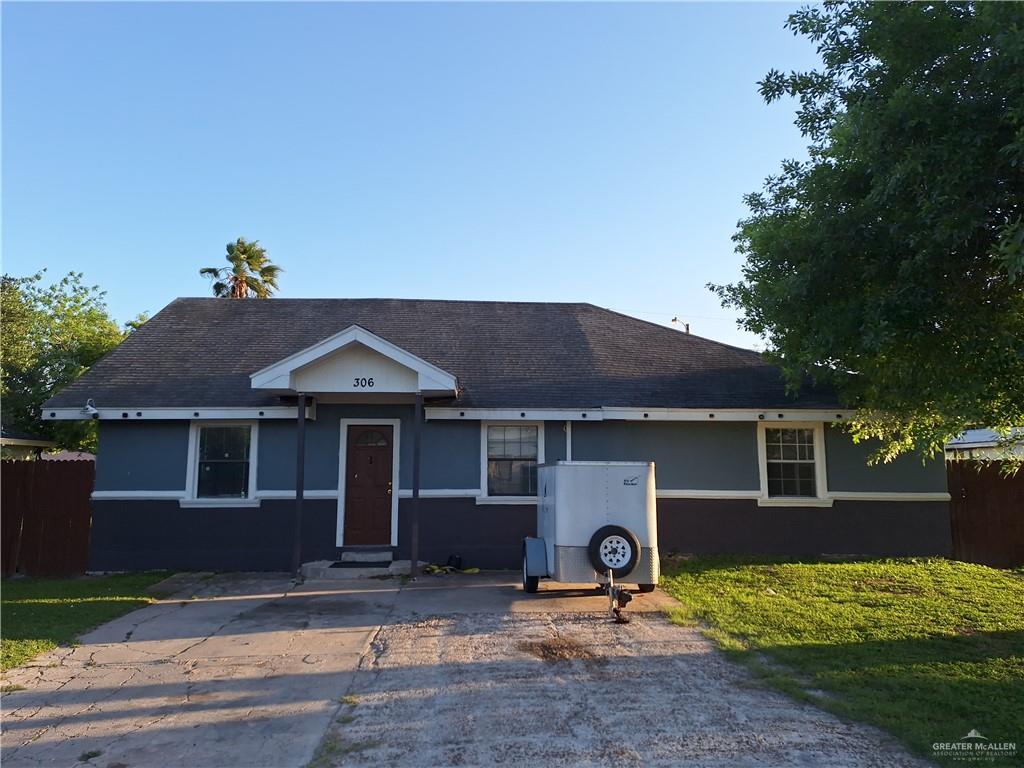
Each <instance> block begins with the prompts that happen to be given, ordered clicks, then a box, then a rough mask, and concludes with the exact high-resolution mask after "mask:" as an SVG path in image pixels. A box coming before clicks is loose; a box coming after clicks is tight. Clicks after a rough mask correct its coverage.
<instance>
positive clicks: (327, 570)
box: [302, 560, 426, 579]
mask: <svg viewBox="0 0 1024 768" xmlns="http://www.w3.org/2000/svg"><path fill="white" fill-rule="evenodd" d="M334 562H335V561H333V560H316V561H314V562H312V563H304V564H303V566H302V578H304V579H372V578H375V577H376V578H381V577H387V576H407V575H408V574H409V570H410V565H411V563H410V561H409V560H395V561H393V562H392V563H391V565H389V566H388V567H386V568H383V567H380V566H377V567H373V566H370V567H367V568H359V567H352V566H346V567H344V568H332V567H331V566H332V564H333V563H334ZM424 565H426V563H424V562H421V563H420V567H423V566H424Z"/></svg>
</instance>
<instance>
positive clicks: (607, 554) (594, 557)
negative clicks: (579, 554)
mask: <svg viewBox="0 0 1024 768" xmlns="http://www.w3.org/2000/svg"><path fill="white" fill-rule="evenodd" d="M587 553H588V554H589V555H590V564H591V565H593V566H594V570H595V571H597V572H598V573H600V574H602V575H604V574H606V573H608V571H609V570H611V572H612V576H614V577H615V578H616V579H621V578H624V577H625V576H627V575H628V574H629V573H630V572H632V570H633V569H634V568H636V564H637V561H638V560H639V559H640V540H639V539H638V538H637V537H636V535H635V534H634V533H633V532H632V531H630V530H629V529H628V528H623V527H622V526H621V525H605V526H603V527H601V528H598V529H597V531H596V532H595V533H594V535H593V536H591V537H590V545H589V546H588V547H587Z"/></svg>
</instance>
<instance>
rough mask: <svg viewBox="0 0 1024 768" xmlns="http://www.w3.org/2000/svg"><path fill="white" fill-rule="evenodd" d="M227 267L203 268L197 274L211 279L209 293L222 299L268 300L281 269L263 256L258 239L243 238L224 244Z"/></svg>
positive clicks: (262, 249)
mask: <svg viewBox="0 0 1024 768" xmlns="http://www.w3.org/2000/svg"><path fill="white" fill-rule="evenodd" d="M226 247H227V261H228V265H229V266H227V267H203V268H202V269H200V270H199V274H200V275H202V276H203V277H208V278H210V280H212V281H213V295H214V296H217V297H219V298H225V299H247V298H250V297H252V298H257V299H268V298H270V297H271V296H272V295H273V294H274V291H276V290H277V278H278V276H279V275H280V274H281V271H282V270H281V268H280V267H279V266H277V265H276V264H274V263H272V262H271V261H270V259H269V258H267V251H266V249H264V248H262V247H261V246H260V244H259V241H258V240H253V241H252V242H250V241H248V240H246V239H245V238H244V237H240V238H238V239H237V240H236V241H235V242H233V243H228V244H227V246H226Z"/></svg>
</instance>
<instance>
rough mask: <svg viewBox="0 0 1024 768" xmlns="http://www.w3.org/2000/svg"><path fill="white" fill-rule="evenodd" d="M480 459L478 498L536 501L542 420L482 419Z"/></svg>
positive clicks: (498, 500)
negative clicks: (479, 491) (501, 420)
mask: <svg viewBox="0 0 1024 768" xmlns="http://www.w3.org/2000/svg"><path fill="white" fill-rule="evenodd" d="M480 459H481V462H480V463H481V467H480V489H481V492H482V496H481V497H480V500H481V501H492V502H494V503H515V502H516V501H523V502H534V501H536V498H537V466H538V465H540V464H543V463H544V422H537V421H531V422H508V423H505V422H481V424H480Z"/></svg>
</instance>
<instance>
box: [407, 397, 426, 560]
mask: <svg viewBox="0 0 1024 768" xmlns="http://www.w3.org/2000/svg"><path fill="white" fill-rule="evenodd" d="M422 425H423V393H422V392H420V391H418V390H417V392H416V407H415V408H414V409H413V414H412V503H411V504H410V505H409V560H410V563H409V575H410V576H411V577H412V578H416V577H417V576H419V571H420V569H419V561H420V443H421V434H422Z"/></svg>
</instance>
